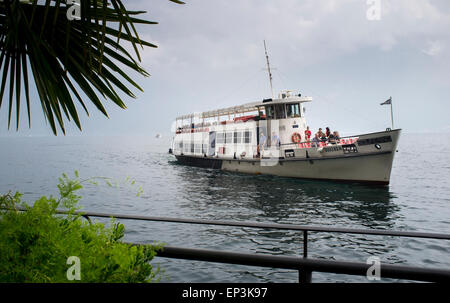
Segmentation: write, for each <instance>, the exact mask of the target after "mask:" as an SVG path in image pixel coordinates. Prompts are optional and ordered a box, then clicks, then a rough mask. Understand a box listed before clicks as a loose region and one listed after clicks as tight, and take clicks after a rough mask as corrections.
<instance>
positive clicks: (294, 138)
mask: <svg viewBox="0 0 450 303" xmlns="http://www.w3.org/2000/svg"><path fill="white" fill-rule="evenodd" d="M291 139H292V142H294V143H300V142H301V141H302V136H301V135H300V134H299V133H293V134H292V138H291Z"/></svg>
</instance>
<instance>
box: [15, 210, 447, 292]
mask: <svg viewBox="0 0 450 303" xmlns="http://www.w3.org/2000/svg"><path fill="white" fill-rule="evenodd" d="M19 210H25V209H19ZM57 213H58V214H67V213H68V212H67V211H62V210H60V211H58V212H57ZM76 214H80V215H82V216H83V217H85V218H86V219H87V220H89V221H90V220H91V219H90V217H99V218H111V217H113V218H116V219H123V220H143V221H155V222H170V223H180V224H202V225H216V226H229V227H247V228H258V229H278V230H293V231H299V232H302V233H303V255H302V257H298V256H273V255H261V254H248V253H236V252H228V251H222V250H220V251H219V250H205V249H193V248H183V247H173V246H165V247H163V250H162V251H159V252H158V254H157V256H159V257H165V258H177V259H187V260H198V261H208V262H219V263H228V264H240V265H249V266H261V267H272V268H284V269H293V270H298V271H299V282H306V283H309V282H311V280H312V273H313V272H327V273H336V274H346V275H360V276H366V275H367V271H368V269H369V267H370V265H368V264H366V263H359V262H343V261H334V260H323V259H313V258H309V257H308V235H309V234H310V233H312V232H315V233H342V234H359V235H373V236H391V237H409V238H422V239H437V240H450V234H444V233H425V232H414V231H395V230H379V229H352V228H338V227H326V226H307V225H295V224H277V223H260V222H237V221H222V220H218V221H216V220H214V221H213V220H201V219H181V218H172V217H153V216H141V215H124V214H111V213H100V212H84V211H82V212H76ZM135 245H139V244H135ZM380 278H394V279H406V280H417V281H428V282H450V270H449V269H441V268H422V267H413V266H406V265H390V264H382V265H381V266H380Z"/></svg>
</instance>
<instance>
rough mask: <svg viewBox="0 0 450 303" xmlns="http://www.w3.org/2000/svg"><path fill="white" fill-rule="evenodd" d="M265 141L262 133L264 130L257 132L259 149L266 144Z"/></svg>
mask: <svg viewBox="0 0 450 303" xmlns="http://www.w3.org/2000/svg"><path fill="white" fill-rule="evenodd" d="M266 141H267V138H266V136H265V135H264V132H261V133H260V134H259V150H262V149H263V147H264V146H265V145H266Z"/></svg>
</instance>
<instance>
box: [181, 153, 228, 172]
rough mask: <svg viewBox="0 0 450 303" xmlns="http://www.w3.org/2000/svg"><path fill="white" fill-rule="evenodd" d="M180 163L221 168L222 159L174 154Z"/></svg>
mask: <svg viewBox="0 0 450 303" xmlns="http://www.w3.org/2000/svg"><path fill="white" fill-rule="evenodd" d="M175 157H176V158H177V160H178V162H180V163H181V164H184V165H190V166H196V167H203V168H214V169H221V168H222V159H212V158H206V157H203V158H202V157H190V156H181V155H177V156H175Z"/></svg>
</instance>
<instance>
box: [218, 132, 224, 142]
mask: <svg viewBox="0 0 450 303" xmlns="http://www.w3.org/2000/svg"><path fill="white" fill-rule="evenodd" d="M216 141H217V144H223V143H225V134H224V133H217V138H216Z"/></svg>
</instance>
